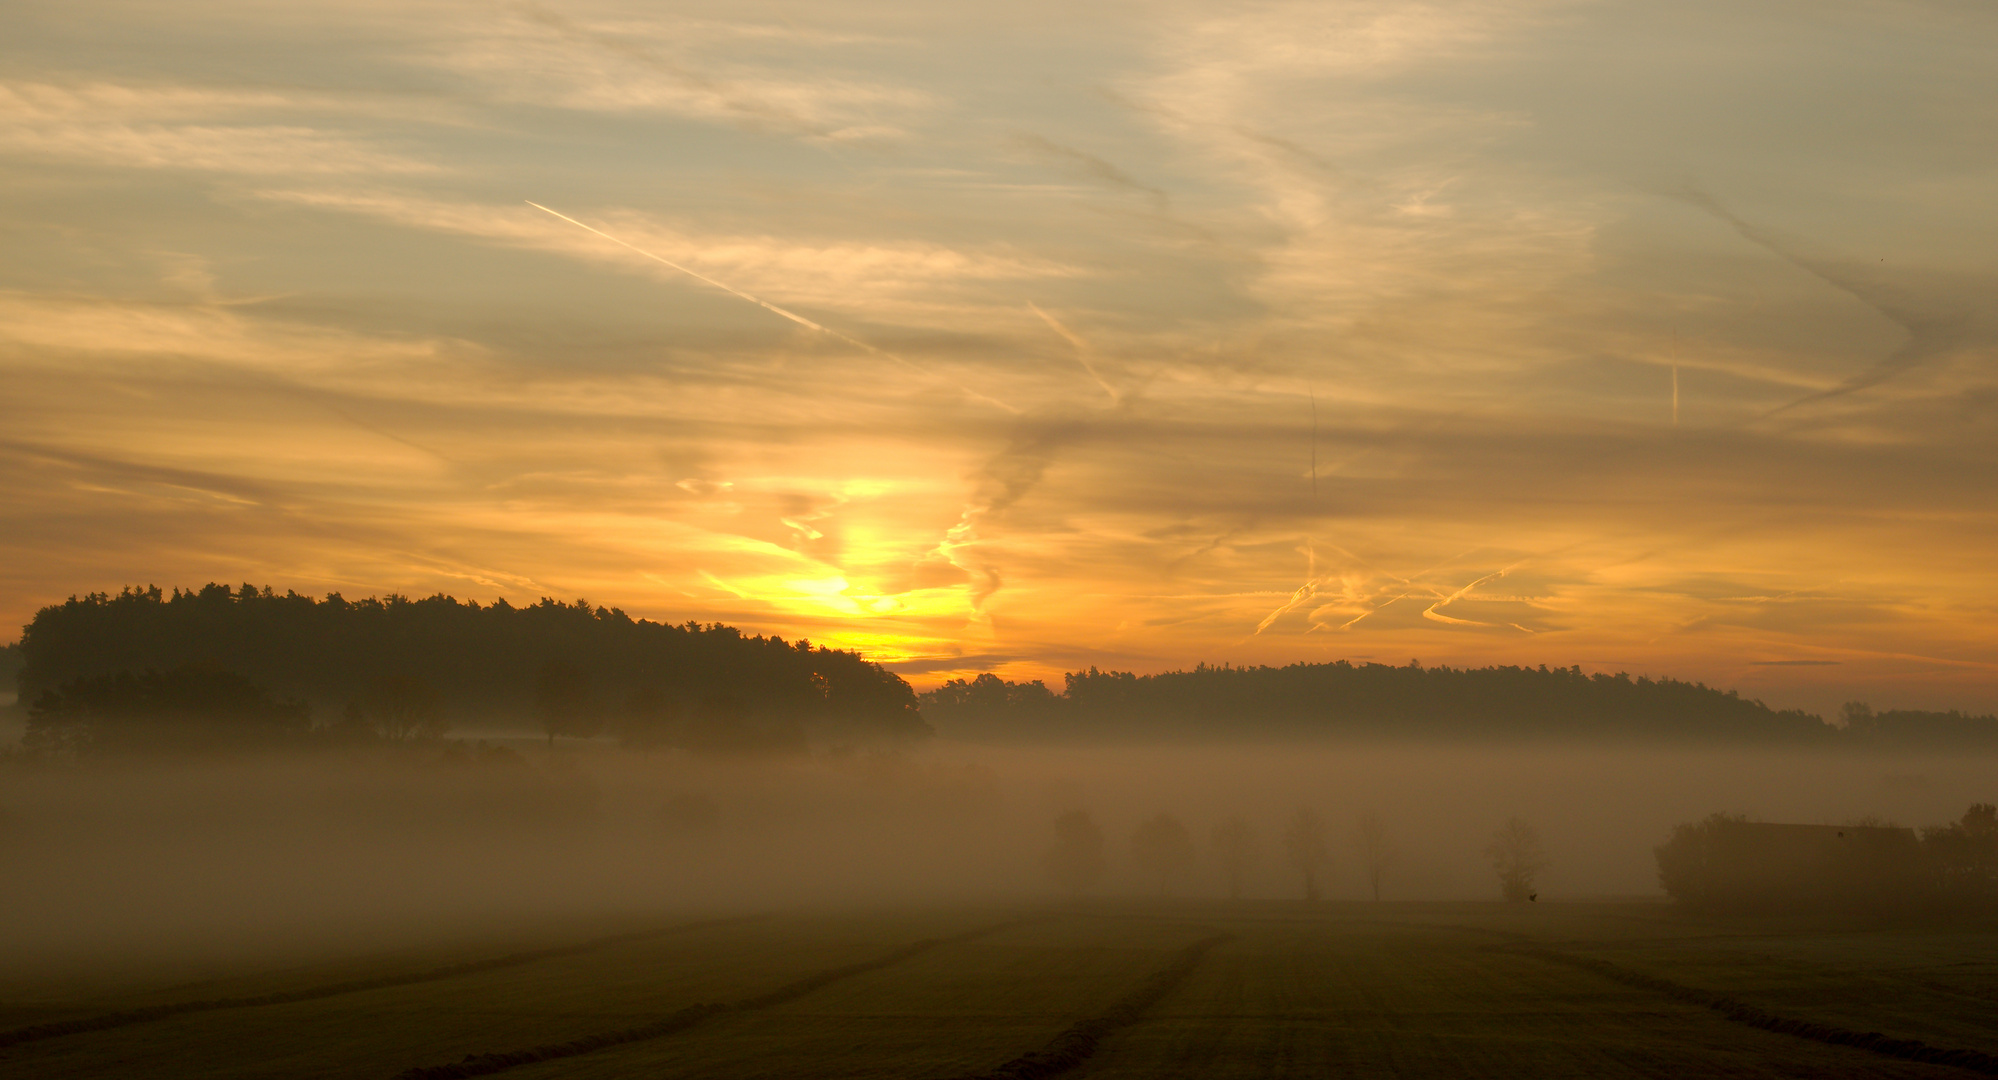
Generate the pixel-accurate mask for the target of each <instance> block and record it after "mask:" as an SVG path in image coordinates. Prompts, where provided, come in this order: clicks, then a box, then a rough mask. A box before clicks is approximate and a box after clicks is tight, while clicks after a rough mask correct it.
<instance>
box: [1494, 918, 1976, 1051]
mask: <svg viewBox="0 0 1998 1080" xmlns="http://www.w3.org/2000/svg"><path fill="white" fill-rule="evenodd" d="M1511 949H1512V951H1515V952H1520V953H1524V954H1526V955H1529V956H1537V957H1539V958H1541V959H1543V960H1551V961H1553V962H1555V963H1557V964H1566V965H1568V966H1569V967H1577V968H1581V969H1582V970H1584V971H1588V972H1593V973H1594V974H1597V975H1600V976H1602V977H1603V978H1605V979H1608V980H1610V981H1611V982H1617V983H1622V984H1623V985H1625V986H1631V987H1636V988H1637V989H1640V990H1649V991H1652V992H1653V993H1658V994H1663V995H1665V996H1666V997H1669V998H1673V999H1675V1000H1678V1001H1683V1002H1686V1003H1688V1004H1691V1005H1704V1006H1706V1007H1707V1008H1709V1009H1712V1010H1713V1011H1715V1012H1717V1013H1719V1014H1721V1015H1722V1016H1724V1017H1726V1018H1728V1019H1729V1020H1732V1021H1734V1022H1735V1023H1737V1024H1746V1025H1748V1026H1749V1027H1753V1028H1760V1029H1762V1030H1763V1031H1774V1032H1777V1033H1779V1034H1783V1035H1794V1036H1796V1037H1798V1038H1800V1039H1810V1040H1811V1041H1813V1042H1821V1043H1829V1044H1830V1045H1832V1046H1850V1047H1853V1048H1854V1049H1858V1050H1867V1051H1871V1052H1873V1053H1875V1054H1879V1055H1881V1056H1883V1057H1891V1058H1899V1059H1901V1060H1903V1061H1918V1062H1921V1063H1923V1064H1926V1065H1950V1066H1954V1067H1956V1068H1959V1069H1968V1070H1970V1071H1972V1072H1978V1073H1983V1074H1984V1075H1986V1076H1998V1056H1994V1055H1991V1054H1987V1053H1985V1052H1984V1051H1982V1050H1969V1049H1964V1048H1950V1047H1943V1046H1932V1045H1930V1044H1928V1043H1925V1042H1923V1041H1921V1040H1920V1039H1898V1038H1895V1037H1894V1036H1891V1035H1885V1034H1882V1033H1881V1032H1878V1031H1859V1030H1856V1029H1854V1028H1847V1027H1839V1026H1837V1025H1835V1024H1822V1023H1819V1022H1817V1021H1815V1020H1800V1019H1797V1018H1796V1017H1790V1016H1779V1015H1777V1014H1776V1013H1772V1012H1770V1011H1768V1010H1767V1009H1763V1008H1759V1007H1757V1006H1754V1005H1750V1004H1748V1003H1747V1002H1745V1001H1741V1000H1740V999H1738V998H1731V997H1728V996H1727V995H1726V994H1716V993H1713V992H1712V991H1708V990H1701V989H1698V988H1697V987H1692V986H1687V985H1685V984H1684V983H1676V982H1673V981H1672V980H1670V979H1662V978H1659V977H1658V976H1656V975H1647V974H1645V973H1644V972H1641V971H1633V970H1631V969H1630V968H1627V967H1624V966H1623V965H1621V964H1612V963H1610V962H1609V961H1607V960H1599V959H1597V958H1595V957H1592V956H1575V955H1573V954H1572V953H1564V952H1561V951H1559V950H1556V949H1548V948H1542V947H1539V946H1532V945H1518V946H1512V947H1511Z"/></svg>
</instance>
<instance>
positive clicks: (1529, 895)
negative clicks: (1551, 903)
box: [1526, 892, 1540, 900]
mask: <svg viewBox="0 0 1998 1080" xmlns="http://www.w3.org/2000/svg"><path fill="white" fill-rule="evenodd" d="M1526 898H1527V899H1528V900H1538V899H1540V894H1539V893H1537V892H1536V893H1527V894H1526Z"/></svg>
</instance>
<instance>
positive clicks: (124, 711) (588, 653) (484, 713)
mask: <svg viewBox="0 0 1998 1080" xmlns="http://www.w3.org/2000/svg"><path fill="white" fill-rule="evenodd" d="M20 655H21V658H22V660H23V666H22V668H21V670H20V673H19V686H20V700H21V701H22V702H23V703H24V704H26V705H27V707H28V710H29V724H30V737H31V739H35V738H39V739H41V740H42V741H43V742H44V743H48V744H60V743H62V742H63V741H64V740H71V739H80V740H82V741H84V742H85V743H88V744H92V745H98V746H109V745H114V744H131V745H137V742H134V740H135V739H136V740H137V741H138V742H144V741H145V739H144V738H141V737H140V736H138V735H134V734H133V730H136V729H134V728H133V725H134V724H136V723H138V721H137V720H136V719H135V718H136V717H139V716H141V715H151V716H154V717H156V718H157V719H159V720H160V721H161V722H162V723H164V725H165V726H164V727H161V726H159V725H158V724H156V725H155V727H156V728H157V729H158V730H160V731H166V730H169V729H171V730H175V731H183V732H184V731H186V730H189V728H188V724H187V723H182V722H181V721H187V720H188V718H189V717H191V716H192V715H194V714H195V713H198V712H201V711H202V709H203V708H204V707H203V706H199V705H198V704H194V703H196V702H200V701H205V700H208V699H210V698H212V699H213V700H212V701H211V702H210V705H211V706H212V708H208V711H210V712H215V711H217V710H219V713H218V715H227V716H234V717H237V718H238V719H237V720H231V721H228V723H231V724H234V725H235V726H234V727H229V726H226V725H224V726H219V727H218V726H217V725H218V724H223V722H222V721H219V720H218V721H216V722H214V723H209V722H208V721H203V723H204V724H206V725H207V726H208V727H210V728H213V729H214V730H213V731H211V732H210V734H209V735H208V736H204V737H203V739H197V740H195V741H197V742H201V741H209V742H213V741H215V740H217V739H221V738H222V737H223V735H224V734H226V733H227V732H232V731H233V732H237V733H239V734H244V733H250V734H249V735H246V737H244V738H238V739H235V740H234V741H235V742H238V743H242V742H269V741H272V739H274V738H276V737H277V735H278V733H279V732H280V731H281V730H287V731H292V732H294V733H296V732H301V731H303V730H304V729H305V726H306V721H305V710H306V709H307V708H308V707H310V708H311V709H312V710H313V712H314V713H315V714H316V715H318V716H320V717H333V718H337V719H334V720H332V721H330V722H328V723H326V724H324V725H322V727H321V728H320V729H319V732H320V733H322V734H325V733H342V732H344V733H347V734H354V735H360V734H367V735H372V736H374V737H380V738H387V739H412V738H419V737H423V736H426V735H435V734H438V733H441V732H442V731H444V730H446V729H447V728H448V727H449V726H450V725H452V724H453V723H463V722H466V721H475V722H477V723H480V724H489V723H494V722H497V723H501V724H523V725H524V724H526V723H533V724H534V725H535V729H536V730H538V731H543V732H545V733H547V735H548V736H549V738H550V739H551V740H552V739H553V738H554V737H555V736H558V735H559V736H587V735H591V734H596V733H598V732H601V731H606V730H613V731H617V732H619V733H621V734H623V735H624V736H625V737H626V739H627V741H629V742H633V743H636V744H639V745H651V746H691V747H696V748H702V749H773V748H786V747H797V746H802V745H804V743H805V741H806V738H807V731H808V729H809V730H810V731H811V732H813V733H817V734H821V735H824V736H826V737H828V738H833V739H837V740H841V741H856V740H864V739H903V738H910V737H919V736H922V735H925V734H928V732H929V727H928V725H927V724H926V723H925V722H924V721H923V718H922V715H921V713H920V712H918V709H917V702H916V696H915V693H914V691H913V690H911V689H910V687H909V685H908V684H907V683H906V682H904V681H902V679H901V678H900V677H899V676H897V675H894V674H892V673H890V672H888V671H886V670H884V669H883V668H881V667H880V665H878V664H874V663H871V662H869V661H867V660H866V659H864V658H863V657H861V656H860V655H859V654H858V653H853V652H845V651H840V650H835V649H827V648H823V647H816V646H813V645H812V644H811V643H810V642H808V641H804V640H800V641H797V642H787V641H785V640H784V639H782V638H779V637H774V636H773V637H760V636H751V635H747V634H744V633H743V632H742V631H740V630H738V629H736V628H734V627H730V626H723V625H720V624H709V625H701V624H697V623H691V622H690V623H687V624H685V625H680V626H674V625H667V624H661V623H656V622H651V621H648V620H644V619H633V618H631V617H630V616H628V615H626V614H625V613H624V612H623V611H619V610H617V609H613V608H604V607H593V606H591V605H590V604H588V603H587V602H585V601H580V600H579V601H577V602H575V603H573V604H566V603H561V602H559V601H554V600H545V599H544V600H542V601H541V602H540V603H537V604H534V605H532V606H527V607H514V606H511V605H509V604H508V603H507V602H506V601H504V600H500V601H497V602H495V603H493V604H490V605H486V606H481V605H479V604H478V603H476V602H460V601H458V600H455V599H453V598H451V597H448V596H441V595H440V596H433V597H429V598H426V599H420V600H411V599H408V598H406V597H402V596H393V595H391V596H388V597H385V598H381V599H376V598H369V599H366V600H357V601H356V600H347V599H344V598H343V597H341V596H340V595H339V594H337V593H335V594H331V595H329V596H327V597H326V598H325V599H323V600H320V599H314V598H313V597H309V596H300V595H298V594H296V593H285V594H278V593H275V592H273V591H272V590H271V589H269V588H268V587H266V588H263V589H257V588H253V587H252V586H249V585H244V586H242V587H241V588H240V589H233V590H232V589H230V588H229V587H227V586H224V585H216V584H210V585H208V586H207V587H205V588H202V589H199V590H188V591H183V590H180V589H175V590H174V591H172V592H171V593H163V592H162V591H161V590H160V589H158V588H148V589H126V590H125V591H124V592H122V593H120V594H118V595H116V596H112V595H108V594H104V593H95V594H91V595H89V596H83V597H71V598H70V599H69V600H68V601H67V602H65V603H62V604H55V605H51V606H49V607H45V608H43V609H42V610H41V611H39V612H37V613H36V614H35V617H34V620H33V621H32V622H30V623H29V624H28V625H27V627H26V628H25V629H24V631H23V633H22V637H21V641H20ZM232 694H233V695H235V696H233V697H232V696H231V695H232ZM176 695H177V696H176ZM203 695H207V697H206V698H204V697H203ZM244 695H251V696H257V695H261V697H258V700H261V701H263V702H264V703H265V704H266V705H268V706H269V707H270V708H272V709H284V710H291V711H288V712H286V713H285V716H286V720H285V724H283V725H280V724H275V723H274V722H272V723H266V724H263V725H262V726H259V725H258V724H256V723H250V722H248V721H241V722H238V721H239V720H241V717H242V716H247V715H249V713H246V712H244V709H246V708H248V707H247V706H244V705H242V701H241V700H239V699H244ZM279 699H282V700H279ZM244 700H247V699H244ZM231 702H234V703H235V704H233V705H232V704H230V703H231ZM232 709H233V710H234V711H233V712H232V711H231V710H232ZM251 711H252V712H253V711H254V710H251ZM175 718H179V719H178V720H176V719H175ZM267 719H268V718H267ZM286 725H289V726H288V727H287V726H286ZM251 736H253V737H251Z"/></svg>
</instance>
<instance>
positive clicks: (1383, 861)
mask: <svg viewBox="0 0 1998 1080" xmlns="http://www.w3.org/2000/svg"><path fill="white" fill-rule="evenodd" d="M1353 848H1354V850H1356V851H1358V852H1359V855H1360V868H1361V869H1362V870H1365V871H1366V874H1367V884H1368V885H1370V886H1372V887H1373V890H1374V902H1375V903H1379V902H1380V898H1381V878H1382V877H1383V876H1385V875H1386V874H1387V872H1388V868H1389V867H1391V866H1393V865H1394V864H1395V860H1396V859H1399V858H1400V857H1401V852H1400V851H1397V850H1396V849H1395V846H1394V845H1393V844H1392V843H1390V842H1389V841H1388V835H1387V823H1386V822H1384V821H1382V820H1381V816H1380V815H1379V814H1376V813H1374V812H1373V811H1372V810H1369V811H1367V812H1366V813H1364V814H1361V815H1360V820H1359V823H1358V824H1356V825H1355V826H1354V827H1353Z"/></svg>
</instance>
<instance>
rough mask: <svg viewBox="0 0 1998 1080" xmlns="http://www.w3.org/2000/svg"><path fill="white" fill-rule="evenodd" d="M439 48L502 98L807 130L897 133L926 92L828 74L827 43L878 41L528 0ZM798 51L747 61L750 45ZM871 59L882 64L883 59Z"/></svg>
mask: <svg viewBox="0 0 1998 1080" xmlns="http://www.w3.org/2000/svg"><path fill="white" fill-rule="evenodd" d="M476 25H477V29H476V30H475V31H474V32H472V33H468V34H465V35H463V36H461V37H457V38H455V39H453V40H449V41H447V42H445V43H442V44H440V45H438V46H436V47H435V49H434V51H433V52H432V53H431V55H430V56H429V58H428V59H429V61H430V62H431V63H433V64H435V65H437V66H439V67H442V68H445V69H446V70H450V71H453V72H456V73H458V74H459V75H461V76H465V77H468V78H470V79H472V80H473V81H474V82H475V83H476V84H477V85H478V86H479V87H481V88H482V89H483V90H484V92H485V94H486V95H488V96H489V97H490V98H492V99H493V100H497V101H502V102H518V103H532V104H534V105H538V106H552V107H556V108H563V109H571V110H578V111H591V112H609V113H645V112H651V113H663V114H669V115H675V116H680V117H684V118H687V119H691V120H699V121H705V122H709V123H718V124H725V125H728V126H731V127H740V128H746V129H750V130H756V131H768V132H773V133H778V134H785V135H792V136H801V137H806V138H812V139H821V140H835V141H851V140H853V139H856V138H892V137H897V136H900V135H901V134H903V131H902V127H901V126H900V125H899V124H897V123H895V122H893V121H892V120H887V119H884V118H892V117H913V116H915V115H917V114H920V113H921V112H923V111H925V110H926V109H927V107H928V106H929V105H930V98H929V95H927V94H925V93H923V92H921V91H918V90H914V89H911V88H908V87H902V86H895V85H891V84H886V83H882V82H880V81H878V80H877V79H874V78H871V77H869V76H868V75H867V74H863V72H865V71H866V70H867V67H865V66H859V65H857V66H856V67H857V70H856V72H855V73H853V74H849V75H845V76H830V75H826V74H822V72H823V71H824V70H825V67H826V63H827V60H828V59H829V56H828V51H829V50H835V51H836V50H838V49H839V48H841V47H853V46H859V45H866V46H871V47H875V48H878V47H880V45H881V44H882V41H881V40H880V39H878V38H867V37H862V36H855V35H842V34H800V33H797V32H795V28H793V29H792V30H791V31H790V32H782V31H783V28H781V27H775V26H766V25H761V24H755V23H747V22H743V23H734V22H713V21H699V20H691V19H685V18H668V19H633V18H622V19H607V18H594V19H592V18H586V17H572V16H571V15H569V14H566V13H563V12H557V11H554V10H552V9H550V8H547V7H544V6H542V5H538V4H521V5H518V6H517V7H515V8H514V9H513V10H512V11H511V12H508V13H507V14H505V15H503V16H501V17H500V18H498V19H488V20H481V21H480V22H479V23H477V24H476ZM752 43H754V44H756V45H759V46H761V47H762V48H765V49H775V50H779V51H783V50H794V51H799V52H802V53H803V54H804V55H802V56H801V55H796V54H795V53H793V54H790V55H783V56H773V57H770V58H768V59H762V60H760V61H759V60H751V59H749V58H748V57H747V56H745V55H743V53H744V51H745V50H744V46H745V45H748V44H752ZM875 70H878V68H876V69H875Z"/></svg>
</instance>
